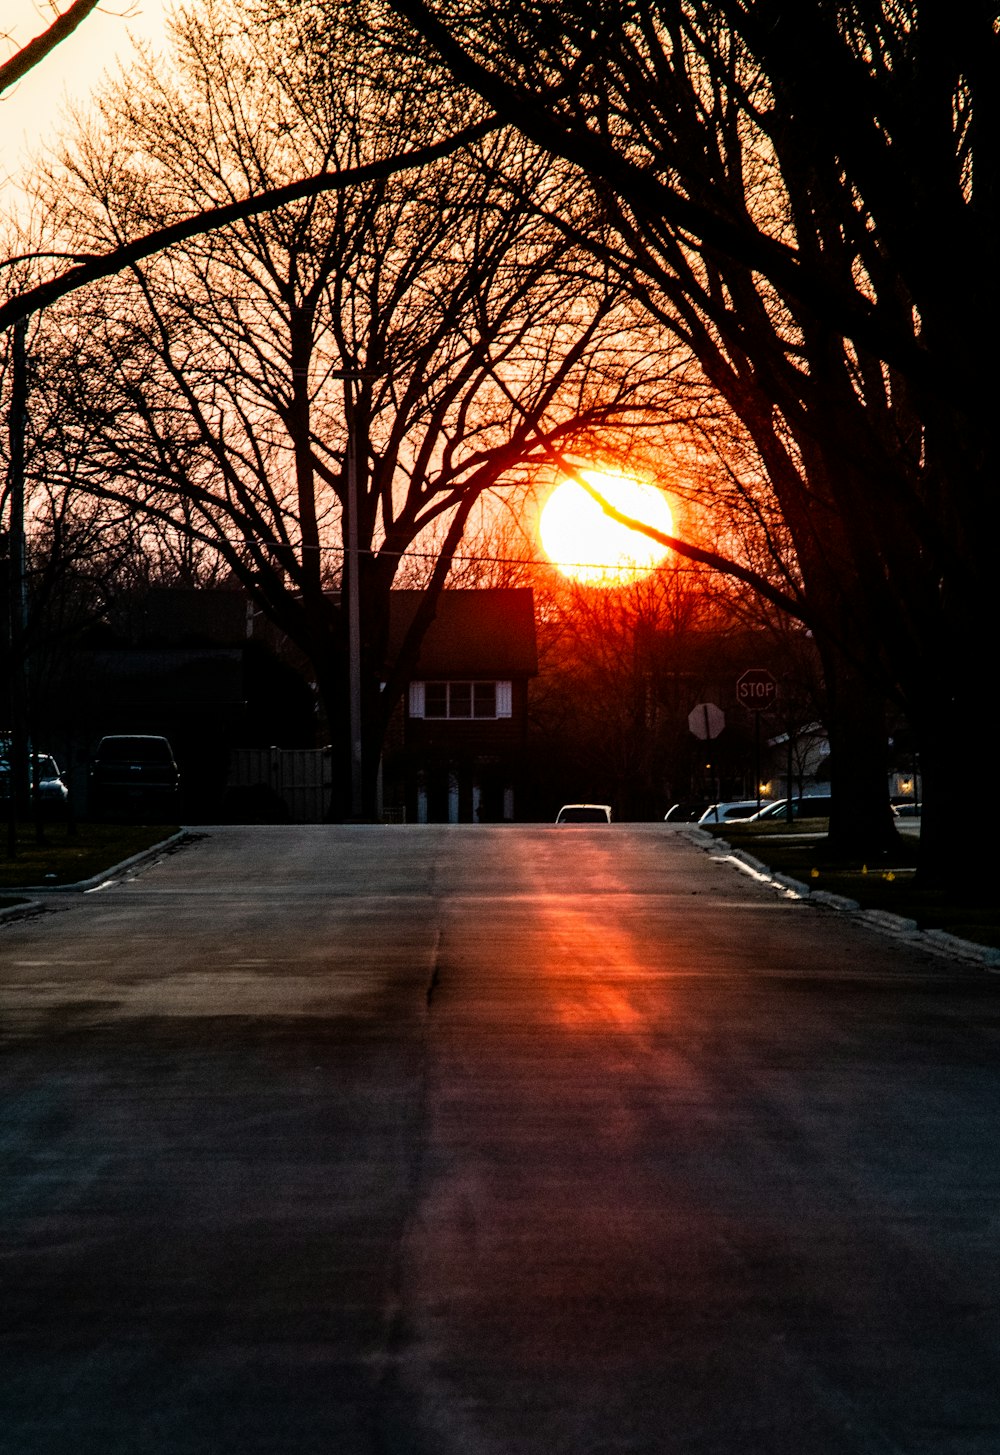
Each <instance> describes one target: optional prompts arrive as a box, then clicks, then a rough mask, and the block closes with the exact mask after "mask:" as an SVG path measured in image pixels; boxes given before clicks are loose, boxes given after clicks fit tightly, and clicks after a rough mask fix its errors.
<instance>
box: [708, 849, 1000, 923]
mask: <svg viewBox="0 0 1000 1455" xmlns="http://www.w3.org/2000/svg"><path fill="white" fill-rule="evenodd" d="M709 833H712V834H714V835H715V836H716V837H717V838H724V839H726V840H727V842H728V843H730V844H731V845H732V846H733V848H734V849H742V850H744V851H745V852H746V853H748V854H752V855H753V856H754V858H755V859H759V860H760V861H761V863H763V864H766V865H767V866H768V868H770V869H773V870H775V871H776V872H777V873H779V874H787V875H789V876H790V877H791V878H793V879H798V880H800V881H801V882H802V883H803V884H806V885H808V886H809V888H810V889H822V890H825V891H826V892H827V893H828V894H840V895H843V896H844V897H845V898H847V899H853V900H856V901H857V903H858V904H860V905H861V908H862V909H880V910H886V911H888V912H889V913H890V914H897V915H900V916H901V917H902V918H903V919H910V920H915V921H916V923H917V924H918V925H919V926H920V928H921V929H923V930H945V931H946V932H947V933H948V934H950V935H957V936H958V937H959V938H960V939H963V940H973V941H974V942H975V943H977V944H980V945H990V946H993V947H994V948H996V949H1000V909H998V907H997V906H996V904H995V903H992V904H991V903H987V902H985V901H984V899H983V898H982V896H977V895H975V894H973V893H971V892H970V894H969V896H968V897H965V896H962V895H954V894H951V895H949V894H945V893H944V892H943V891H940V890H929V889H920V888H918V887H917V885H916V884H915V883H914V874H915V870H916V866H917V847H918V843H919V841H918V839H916V838H910V837H907V836H905V835H900V841H899V846H898V848H896V849H894V850H893V851H892V853H891V854H889V855H886V856H885V857H884V858H882V859H881V860H879V861H878V862H875V861H872V862H870V863H868V864H864V863H862V862H861V861H860V860H857V859H843V858H839V857H837V856H836V855H834V854H832V853H831V852H830V849H829V846H828V844H827V839H826V834H825V832H824V830H823V826H822V824H821V822H820V821H819V820H814V821H813V822H812V823H810V822H809V821H808V820H806V821H804V822H799V823H795V824H792V825H791V827H789V825H788V824H786V823H780V824H779V823H761V824H741V823H731V824H726V825H725V826H724V827H719V828H714V827H712V828H709Z"/></svg>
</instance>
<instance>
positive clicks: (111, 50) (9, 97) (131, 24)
mask: <svg viewBox="0 0 1000 1455" xmlns="http://www.w3.org/2000/svg"><path fill="white" fill-rule="evenodd" d="M67 4H68V0H58V9H59V10H65V9H66V7H67ZM166 8H167V5H166V0H133V3H132V4H130V3H129V0H103V3H102V5H101V6H100V7H99V8H98V9H97V10H94V11H91V13H90V15H88V16H87V18H86V20H84V21H83V23H82V24H81V25H80V26H78V27H77V29H76V31H75V32H74V34H73V35H71V36H69V37H68V39H66V40H64V41H63V42H62V43H61V45H59V46H57V47H56V49H55V50H54V51H53V52H52V53H51V54H50V55H49V56H48V57H47V58H46V59H45V60H44V61H42V62H41V64H40V65H38V66H36V67H35V69H34V70H33V71H30V72H29V73H28V75H27V76H25V78H24V79H23V80H22V81H20V82H19V83H18V84H17V85H16V86H14V87H13V88H12V89H11V90H10V91H8V92H6V93H5V95H4V96H3V97H2V98H0V205H3V206H7V207H10V206H16V199H17V194H18V191H19V187H20V184H21V181H22V179H23V177H24V175H25V172H26V170H27V168H28V167H29V165H30V153H31V151H32V149H35V150H37V149H38V148H39V146H40V145H44V144H45V143H46V142H51V141H53V140H55V138H56V135H57V133H58V132H59V130H60V123H61V113H62V112H63V110H64V108H65V106H66V104H67V102H68V101H70V100H72V101H74V102H80V101H85V100H86V98H87V96H88V95H89V94H90V92H91V91H92V90H93V89H94V87H95V86H96V84H97V83H98V81H99V80H100V78H101V75H102V73H103V71H104V70H105V69H106V68H112V69H113V68H114V66H115V64H116V60H117V58H118V57H124V56H126V55H127V54H128V52H129V50H130V49H131V46H132V44H133V41H132V37H133V36H138V37H142V38H144V39H148V40H152V41H153V42H156V41H157V40H158V39H159V38H160V37H161V36H162V30H163V15H164V11H165V10H166ZM53 14H54V12H53V8H52V5H51V4H47V3H46V0H0V55H2V56H3V57H4V58H6V57H7V56H10V55H13V53H14V52H15V51H16V50H18V49H20V47H21V46H23V45H25V44H26V43H27V42H28V41H29V40H33V39H34V38H35V36H36V35H40V34H41V33H42V31H44V30H45V29H46V28H47V27H48V25H49V24H50V23H51V21H52V18H53Z"/></svg>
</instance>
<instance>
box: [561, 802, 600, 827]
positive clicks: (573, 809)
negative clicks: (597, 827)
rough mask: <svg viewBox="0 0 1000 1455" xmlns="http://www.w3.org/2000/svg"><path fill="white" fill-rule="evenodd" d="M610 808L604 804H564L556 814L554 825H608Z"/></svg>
mask: <svg viewBox="0 0 1000 1455" xmlns="http://www.w3.org/2000/svg"><path fill="white" fill-rule="evenodd" d="M610 822H611V808H610V806H609V805H608V804H606V803H564V804H563V806H562V808H561V809H560V810H559V812H558V813H557V814H556V823H610Z"/></svg>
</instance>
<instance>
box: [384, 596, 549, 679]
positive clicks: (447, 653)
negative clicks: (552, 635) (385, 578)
mask: <svg viewBox="0 0 1000 1455" xmlns="http://www.w3.org/2000/svg"><path fill="white" fill-rule="evenodd" d="M423 596H424V593H423V592H422V591H393V592H392V594H391V597H390V608H389V654H390V660H391V661H394V660H395V658H396V655H397V653H398V652H399V650H400V647H401V646H402V643H403V638H404V636H405V634H406V630H407V628H408V626H409V625H410V623H411V622H412V620H413V617H414V614H415V612H416V610H417V607H418V605H419V603H420V602H421V601H422V600H423ZM537 671H538V650H537V646H536V643H535V598H534V593H533V591H532V590H531V588H530V586H505V587H493V588H489V589H487V590H481V591H475V590H471V591H470V590H454V591H442V593H441V596H440V599H439V600H438V605H437V612H436V615H435V617H434V620H433V621H432V622H431V625H430V627H429V628H428V630H427V634H426V636H425V637H424V640H423V644H422V646H421V648H420V656H419V658H418V659H417V665H416V667H415V668H414V671H413V673H412V675H413V677H415V678H417V679H420V678H435V677H441V678H455V677H499V678H504V677H520V676H534V675H535V673H536V672H537Z"/></svg>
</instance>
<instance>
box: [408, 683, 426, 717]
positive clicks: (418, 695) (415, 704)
mask: <svg viewBox="0 0 1000 1455" xmlns="http://www.w3.org/2000/svg"><path fill="white" fill-rule="evenodd" d="M423 715H424V684H423V683H422V682H411V683H410V716H411V717H423Z"/></svg>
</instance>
